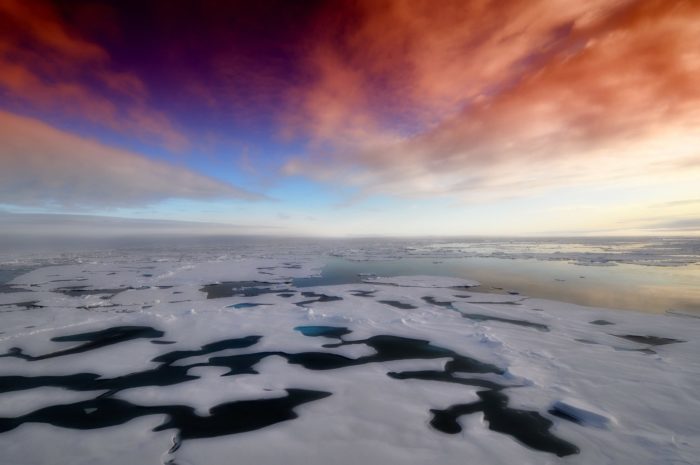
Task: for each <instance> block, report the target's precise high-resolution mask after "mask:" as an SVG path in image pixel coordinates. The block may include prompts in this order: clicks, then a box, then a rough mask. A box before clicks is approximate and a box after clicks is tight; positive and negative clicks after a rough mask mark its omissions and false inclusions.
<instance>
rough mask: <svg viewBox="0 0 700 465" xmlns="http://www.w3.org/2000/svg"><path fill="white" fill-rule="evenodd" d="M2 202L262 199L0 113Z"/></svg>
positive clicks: (85, 203)
mask: <svg viewBox="0 0 700 465" xmlns="http://www.w3.org/2000/svg"><path fill="white" fill-rule="evenodd" d="M0 140H2V144H1V145H0V202H1V203H5V204H14V205H24V206H57V207H71V208H79V207H87V208H90V207H120V206H139V205H146V204H150V203H155V202H159V201H162V200H165V199H171V198H185V199H200V200H202V199H220V198H231V199H246V200H255V199H261V198H263V197H264V196H262V195H260V194H256V193H252V192H249V191H246V190H244V189H241V188H238V187H235V186H233V185H231V184H227V183H225V182H222V181H219V180H216V179H213V178H210V177H207V176H204V175H201V174H198V173H195V172H193V171H191V170H189V169H186V168H184V167H179V166H175V165H171V164H168V163H164V162H159V161H154V160H151V159H149V158H147V157H145V156H143V155H140V154H137V153H133V152H129V151H126V150H120V149H117V148H113V147H109V146H106V145H104V144H101V143H100V142H97V141H95V140H90V139H86V138H82V137H79V136H77V135H75V134H71V133H68V132H65V131H61V130H58V129H56V128H53V127H51V126H48V125H47V124H45V123H43V122H41V121H38V120H36V119H32V118H27V117H22V116H18V115H15V114H11V113H7V112H3V111H0Z"/></svg>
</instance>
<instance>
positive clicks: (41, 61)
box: [0, 0, 189, 150]
mask: <svg viewBox="0 0 700 465" xmlns="http://www.w3.org/2000/svg"><path fill="white" fill-rule="evenodd" d="M0 17H2V27H0V90H2V91H4V93H5V95H6V96H7V98H8V99H9V101H10V102H13V103H14V104H16V105H19V106H22V107H23V108H31V109H33V110H35V111H39V112H51V111H53V112H58V113H60V114H61V116H62V117H64V118H65V117H73V118H77V119H84V120H85V119H86V120H89V121H90V122H91V123H94V124H97V125H101V126H103V127H106V128H108V129H110V130H113V131H116V132H118V133H121V134H128V135H130V136H133V135H135V136H140V137H142V138H150V139H151V140H156V141H158V142H160V143H161V144H163V145H164V146H166V147H168V148H169V149H173V150H180V149H183V148H185V147H186V146H187V145H188V144H189V142H188V140H187V138H186V137H185V136H184V135H183V134H182V132H181V131H178V130H177V129H176V128H175V126H174V125H173V123H172V122H171V121H170V119H169V118H168V117H167V116H166V115H165V114H164V113H162V112H159V111H158V110H156V109H153V108H151V107H150V106H149V102H148V90H147V89H146V86H145V84H144V83H143V82H142V80H141V79H140V78H139V77H138V76H137V75H136V74H133V73H131V72H127V71H119V70H115V69H114V67H113V65H112V63H111V59H110V55H109V53H108V52H107V51H106V50H105V49H104V48H102V47H101V46H100V45H98V44H96V43H93V42H91V41H90V40H87V39H85V38H82V37H80V35H79V34H78V33H76V31H74V30H71V28H70V27H69V25H67V24H66V23H65V21H63V20H62V19H61V18H60V16H59V14H58V12H57V11H56V9H55V8H54V7H53V6H52V5H51V4H50V3H47V2H44V1H41V0H36V1H31V2H25V1H21V0H6V1H2V2H0Z"/></svg>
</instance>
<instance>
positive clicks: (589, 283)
mask: <svg viewBox="0 0 700 465" xmlns="http://www.w3.org/2000/svg"><path fill="white" fill-rule="evenodd" d="M363 273H372V274H376V275H378V276H400V275H419V274H425V275H436V276H455V277H461V278H468V279H474V280H477V281H479V282H480V283H482V286H480V287H479V288H476V289H475V290H479V291H482V292H499V291H503V292H507V291H516V292H519V293H521V294H524V295H527V296H530V297H539V298H545V299H552V300H561V301H564V302H571V303H575V304H580V305H588V306H595V307H606V308H618V309H629V310H639V311H645V312H654V313H661V312H665V311H667V310H679V311H683V312H693V313H698V314H700V266H699V265H684V266H674V267H656V266H642V265H632V264H618V265H615V266H604V267H600V266H580V265H576V264H573V263H570V262H566V261H548V260H535V259H501V258H483V257H468V258H455V259H444V260H437V261H436V260H433V259H430V258H407V259H397V260H380V261H351V260H347V259H343V258H336V257H331V258H329V259H327V261H326V265H325V267H324V268H323V271H322V275H321V277H317V278H303V279H296V280H295V281H294V284H295V285H296V286H300V287H305V286H321V285H327V284H348V283H357V282H361V281H362V277H361V276H360V274H363Z"/></svg>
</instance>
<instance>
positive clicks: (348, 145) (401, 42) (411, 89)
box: [286, 0, 700, 199]
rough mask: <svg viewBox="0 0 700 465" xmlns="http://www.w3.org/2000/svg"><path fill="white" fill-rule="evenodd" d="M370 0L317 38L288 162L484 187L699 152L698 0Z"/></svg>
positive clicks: (367, 184) (623, 170)
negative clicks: (301, 146) (305, 150)
mask: <svg viewBox="0 0 700 465" xmlns="http://www.w3.org/2000/svg"><path fill="white" fill-rule="evenodd" d="M358 5H359V6H358V8H357V11H355V12H354V16H352V21H354V23H353V27H352V28H345V29H344V28H342V27H339V26H342V24H344V23H343V21H345V19H343V18H335V21H336V22H335V23H334V22H333V21H330V22H329V23H328V28H327V33H328V34H329V37H330V34H337V31H343V30H345V31H347V30H350V31H351V32H349V33H347V34H345V35H344V36H341V37H340V38H339V39H336V40H318V37H315V38H314V39H315V40H316V42H317V44H318V45H316V46H315V47H313V48H312V50H313V53H312V55H311V59H310V61H309V68H310V70H311V72H312V73H313V74H314V75H315V76H316V79H315V80H313V81H312V83H311V84H309V85H307V86H305V87H303V88H300V89H299V90H298V98H299V101H300V107H301V108H302V111H301V112H300V115H299V117H298V118H296V119H290V121H289V126H290V128H292V130H296V131H305V133H306V134H308V135H309V136H310V137H311V140H312V143H311V144H310V146H309V149H310V155H309V156H308V157H302V158H298V159H295V160H292V161H290V162H289V163H288V164H287V165H286V172H287V173H291V174H299V173H305V174H308V175H311V176H314V177H316V178H318V179H323V180H328V181H333V182H337V181H342V182H346V183H351V184H354V185H357V186H360V187H362V188H363V189H364V190H365V191H367V192H371V193H375V192H383V193H390V194H396V195H402V196H415V195H429V196H443V195H449V196H461V197H467V196H468V197H470V198H472V199H473V198H494V197H496V198H504V197H512V196H523V195H530V194H533V193H539V192H541V191H543V190H546V189H551V188H555V187H562V186H567V187H569V186H574V185H582V186H586V185H589V184H598V185H600V184H601V183H608V184H615V183H620V182H638V181H640V180H645V181H649V180H650V179H652V178H653V179H655V180H657V181H659V180H661V179H663V177H666V178H667V179H671V178H672V177H674V176H676V175H678V174H679V173H682V171H681V170H679V168H678V167H679V166H685V167H687V168H686V170H685V171H684V173H685V174H687V170H693V169H696V168H693V166H695V167H697V166H698V165H697V163H695V164H694V162H695V161H697V160H698V159H699V158H700V138H698V134H699V133H700V132H698V129H699V128H700V111H698V108H700V87H699V86H697V84H696V82H695V81H696V77H697V75H698V74H699V73H700V50H699V49H697V47H689V44H694V43H699V42H700V28H698V27H697V24H698V20H699V19H700V4H698V3H697V2H683V1H645V2H635V1H619V2H610V1H593V2H554V1H551V0H539V1H537V0H535V1H508V2H498V3H497V4H496V6H494V4H493V3H482V2H473V3H469V4H467V5H465V2H443V3H442V4H441V7H440V8H435V6H434V3H433V2H429V1H415V2H400V1H367V2H359V3H358ZM487 5H488V6H487ZM348 21H349V20H348Z"/></svg>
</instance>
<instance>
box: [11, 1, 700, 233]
mask: <svg viewBox="0 0 700 465" xmlns="http://www.w3.org/2000/svg"><path fill="white" fill-rule="evenodd" d="M699 76H700V2H698V1H697V0H685V1H682V0H658V1H657V0H589V1H586V2H581V1H578V0H498V1H496V0H493V1H489V0H473V1H467V0H461V1H451V0H441V1H440V2H435V1H433V0H354V1H344V0H338V1H302V0H294V1H292V0H288V1H282V0H275V1H272V0H256V1H255V2H252V1H206V0H204V1H194V0H193V1H186V0H178V1H170V0H162V1H158V0H154V1H149V2H143V1H136V0H123V1H113V2H108V1H95V0H66V1H56V2H50V1H41V0H0V220H2V223H4V224H5V228H8V230H9V229H10V228H12V230H13V231H19V232H23V231H24V232H27V233H29V232H32V231H36V230H51V226H52V225H59V224H60V225H66V224H69V225H70V224H80V230H81V231H82V233H84V234H89V233H90V231H98V230H100V229H104V225H105V224H112V223H110V222H109V221H108V222H107V223H104V222H100V221H99V217H107V218H111V219H119V220H120V225H121V227H120V229H119V230H120V231H122V230H124V229H129V228H132V229H135V230H136V229H138V228H143V227H144V226H143V225H145V224H151V225H158V228H156V229H157V230H159V231H160V230H162V225H164V224H165V225H167V224H173V225H176V224H177V225H178V226H177V228H175V229H178V228H180V229H182V225H187V228H186V229H187V230H188V231H198V232H202V233H206V232H207V231H209V232H212V231H215V232H216V233H217V234H218V233H221V232H222V231H227V232H231V233H245V234H274V235H311V236H371V235H389V236H425V235H428V236H464V235H499V236H510V235H553V236H557V235H633V234H640V235H677V234H683V235H690V234H698V233H700V85H699V84H698V82H700V77H699ZM95 217H98V218H97V221H95ZM80 219H83V220H85V221H83V222H82V223H81V221H80ZM168 221H174V222H173V223H168ZM175 221H176V222H177V223H175ZM100 224H102V228H99V227H98V226H99V225H100ZM2 228H3V227H2V226H0V233H1V232H2V231H1V230H2ZM47 228H48V229H47ZM76 228H78V227H77V226H76ZM67 230H70V228H69V229H67Z"/></svg>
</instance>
